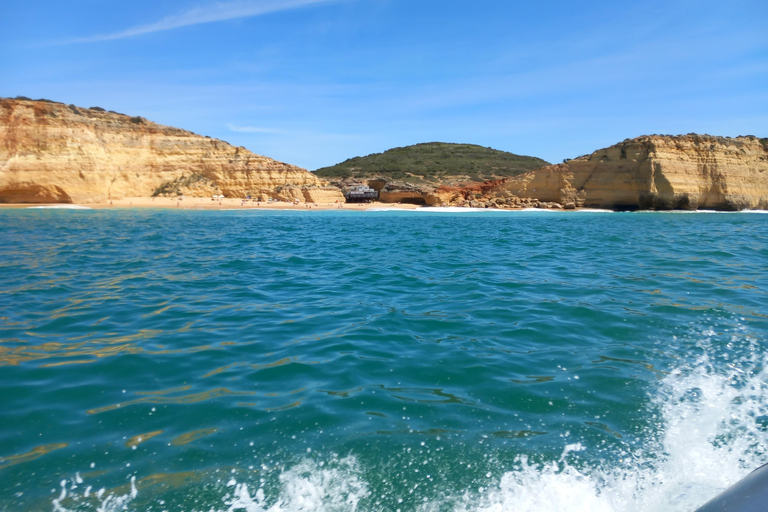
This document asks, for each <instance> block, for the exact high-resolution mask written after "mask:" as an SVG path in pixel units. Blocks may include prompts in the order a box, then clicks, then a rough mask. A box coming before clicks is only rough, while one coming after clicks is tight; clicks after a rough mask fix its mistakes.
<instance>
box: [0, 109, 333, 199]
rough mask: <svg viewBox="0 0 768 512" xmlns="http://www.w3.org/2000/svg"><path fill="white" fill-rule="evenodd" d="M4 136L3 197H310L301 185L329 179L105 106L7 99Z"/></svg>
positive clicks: (1, 118)
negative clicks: (110, 109)
mask: <svg viewBox="0 0 768 512" xmlns="http://www.w3.org/2000/svg"><path fill="white" fill-rule="evenodd" d="M0 140H1V141H2V144H0V202H3V203H15V202H21V203H42V202H53V203H73V202H74V203H98V202H104V201H107V200H109V199H119V198H122V197H127V196H131V197H149V196H152V195H153V194H157V193H159V192H163V193H169V194H175V193H177V192H178V193H184V194H186V195H189V196H197V197H210V195H211V194H212V193H218V194H224V195H226V196H227V197H246V196H248V195H251V196H253V197H256V196H259V195H263V196H264V197H275V198H281V199H294V198H296V199H301V200H305V197H304V196H305V195H306V194H303V193H302V191H301V190H300V188H301V187H319V186H323V185H325V182H323V181H322V180H320V179H319V178H317V177H315V176H314V175H313V174H312V173H310V172H308V171H306V170H304V169H302V168H300V167H297V166H294V165H289V164H285V163H282V162H278V161H276V160H273V159H271V158H267V157H264V156H260V155H256V154H254V153H251V152H250V151H248V150H247V149H245V148H240V147H234V146H231V145H229V144H228V143H226V142H223V141H220V140H217V139H211V138H209V137H203V136H200V135H196V134H194V133H191V132H188V131H185V130H180V129H178V128H172V127H168V126H162V125H159V124H155V123H152V122H150V121H147V120H146V119H143V118H141V117H129V116H127V115H123V114H118V113H116V112H106V111H104V110H103V109H99V108H91V109H85V108H78V107H75V106H74V105H69V106H67V105H64V104H62V103H53V102H46V101H31V100H12V99H2V100H0ZM297 187H298V188H297ZM278 189H279V190H278ZM294 196H295V197H294ZM337 196H338V197H337ZM340 197H342V196H341V194H340V192H338V193H336V195H334V198H340Z"/></svg>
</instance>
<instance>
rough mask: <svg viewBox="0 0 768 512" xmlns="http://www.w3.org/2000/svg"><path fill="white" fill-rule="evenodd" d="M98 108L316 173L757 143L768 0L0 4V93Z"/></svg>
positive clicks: (767, 112)
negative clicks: (436, 145) (360, 164)
mask: <svg viewBox="0 0 768 512" xmlns="http://www.w3.org/2000/svg"><path fill="white" fill-rule="evenodd" d="M16 95H23V96H28V97H31V98H48V99H52V100H56V101H62V102H65V103H74V104H76V105H80V106H86V107H90V106H101V107H104V108H106V109H108V110H116V111H118V112H124V113H126V114H130V115H141V116H144V117H146V118H148V119H151V120H153V121H156V122H159V123H162V124H167V125H172V126H178V127H180V128H185V129H188V130H192V131H194V132H197V133H200V134H203V135H210V136H212V137H217V138H220V139H223V140H226V141H228V142H230V143H232V144H235V145H242V146H245V147H247V148H248V149H250V150H252V151H254V152H256V153H259V154H263V155H267V156H270V157H273V158H277V159H279V160H282V161H285V162H289V163H293V164H297V165H300V166H302V167H306V168H308V169H316V168H318V167H323V166H326V165H332V164H334V163H337V162H340V161H343V160H345V159H347V158H350V157H353V156H358V155H366V154H369V153H374V152H380V151H384V150H386V149H389V148H392V147H396V146H404V145H409V144H415V143H419V142H429V141H444V142H467V143H473V144H480V145H483V146H489V147H493V148H496V149H501V150H505V151H512V152H514V153H518V154H526V155H533V156H538V157H541V158H544V159H546V160H549V161H551V162H559V161H561V160H562V159H564V158H573V157H576V156H579V155H582V154H586V153H590V152H592V151H593V150H596V149H599V148H601V147H605V146H609V145H611V144H615V143H617V142H619V141H621V140H623V139H625V138H629V137H636V136H639V135H644V134H650V133H668V134H679V133H689V132H697V133H710V134H713V135H725V136H737V135H745V134H753V135H758V136H762V137H766V136H768V2H766V1H765V0H729V1H728V2H723V1H719V2H713V1H709V0H696V1H693V0H684V1H678V0H666V1H645V2H639V1H634V2H616V1H603V0H596V1H592V2H568V1H558V0H538V1H534V2H532V1H526V2H517V1H506V2H502V1H491V0H475V1H473V2H468V1H458V0H439V1H438V0H281V1H276V0H220V1H212V0H169V1H157V0H153V1H146V0H132V1H129V2H115V1H111V0H64V1H62V0H57V1H50V0H25V1H20V0H2V2H1V3H0V96H6V97H7V96H11V97H12V96H16Z"/></svg>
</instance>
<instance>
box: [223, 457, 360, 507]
mask: <svg viewBox="0 0 768 512" xmlns="http://www.w3.org/2000/svg"><path fill="white" fill-rule="evenodd" d="M323 466H325V465H323ZM280 483H281V484H282V492H281V494H280V497H279V499H278V500H277V502H276V503H275V504H273V505H272V506H269V507H268V506H267V505H266V504H265V496H264V490H263V489H261V488H259V489H258V490H256V492H255V494H254V496H253V497H251V495H250V493H249V491H248V486H247V485H246V484H235V492H234V497H233V498H232V499H231V500H230V501H227V502H226V505H229V508H228V509H227V512H235V511H237V510H243V511H245V512H294V511H296V512H298V511H316V512H331V511H355V510H357V506H358V503H359V502H360V500H361V499H362V498H364V497H366V496H367V495H368V489H367V487H366V484H365V482H363V481H362V480H361V479H360V477H359V470H358V468H357V462H356V461H355V459H354V457H347V458H345V459H342V460H340V461H338V464H333V465H332V467H320V466H319V465H318V464H316V463H314V462H312V461H304V462H302V463H300V464H298V465H297V466H295V467H293V468H291V469H289V470H288V471H286V472H284V473H283V474H281V475H280Z"/></svg>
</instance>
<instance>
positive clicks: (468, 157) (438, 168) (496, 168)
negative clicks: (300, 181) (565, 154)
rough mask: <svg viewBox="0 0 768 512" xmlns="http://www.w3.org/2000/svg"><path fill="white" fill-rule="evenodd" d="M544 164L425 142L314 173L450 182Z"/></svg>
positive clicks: (330, 177)
mask: <svg viewBox="0 0 768 512" xmlns="http://www.w3.org/2000/svg"><path fill="white" fill-rule="evenodd" d="M545 165H549V163H548V162H546V161H544V160H542V159H541V158H534V157H530V156H520V155H515V154H514V153H507V152H506V151H498V150H496V149H491V148H484V147H482V146H476V145H474V144H450V143H445V142H428V143H424V144H415V145H413V146H406V147H402V148H394V149H390V150H388V151H385V152H384V153H374V154H372V155H368V156H362V157H361V156H358V157H355V158H350V159H349V160H346V161H344V162H341V163H340V164H336V165H332V166H330V167H323V168H321V169H318V170H316V171H315V174H316V175H318V176H320V177H322V178H325V179H327V180H331V181H337V180H346V179H350V178H352V179H354V178H366V179H371V178H376V177H380V178H384V179H387V180H399V181H406V182H413V183H432V184H450V183H460V182H466V181H485V180H492V179H498V178H503V177H507V176H515V175H517V174H522V173H524V172H526V171H530V170H532V169H537V168H539V167H542V166H545Z"/></svg>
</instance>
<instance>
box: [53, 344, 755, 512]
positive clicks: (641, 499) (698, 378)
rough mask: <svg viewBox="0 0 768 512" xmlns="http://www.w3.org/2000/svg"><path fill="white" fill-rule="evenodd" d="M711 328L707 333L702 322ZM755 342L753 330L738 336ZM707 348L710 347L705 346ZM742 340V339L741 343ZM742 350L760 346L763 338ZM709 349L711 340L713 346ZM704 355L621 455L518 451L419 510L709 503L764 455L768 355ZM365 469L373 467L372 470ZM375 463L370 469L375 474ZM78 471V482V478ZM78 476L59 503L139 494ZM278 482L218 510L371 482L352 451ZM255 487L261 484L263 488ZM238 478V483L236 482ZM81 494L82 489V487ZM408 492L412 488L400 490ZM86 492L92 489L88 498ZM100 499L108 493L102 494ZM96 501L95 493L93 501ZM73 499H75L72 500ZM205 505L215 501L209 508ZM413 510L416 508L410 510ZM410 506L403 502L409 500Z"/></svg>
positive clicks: (677, 508)
mask: <svg viewBox="0 0 768 512" xmlns="http://www.w3.org/2000/svg"><path fill="white" fill-rule="evenodd" d="M703 334H704V335H705V336H708V335H709V334H708V332H707V331H704V333H703ZM736 341H739V342H740V343H743V344H746V345H747V347H746V348H749V344H750V343H752V344H754V345H757V343H758V342H757V341H756V340H754V339H750V338H749V337H747V338H746V339H739V340H736ZM702 348H706V347H702ZM742 348H744V347H742ZM752 348H753V350H751V351H749V350H746V351H745V352H747V353H751V354H759V353H760V349H759V347H758V346H754V347H752ZM707 350H708V351H709V352H712V351H713V349H707ZM710 357H715V356H703V357H701V358H699V359H697V360H695V361H693V362H691V363H688V364H681V366H680V367H679V368H677V369H675V370H673V371H672V372H670V373H669V374H668V375H667V376H666V377H665V378H664V379H662V380H661V381H660V382H659V387H658V389H657V390H656V392H655V393H654V396H653V398H652V399H651V404H650V406H649V407H650V410H649V411H645V412H644V413H643V414H649V415H651V414H653V413H657V414H658V415H659V428H658V430H654V431H653V432H649V433H648V435H647V437H648V439H647V443H646V445H645V446H644V448H638V449H637V451H636V452H635V453H631V454H628V455H627V456H626V457H625V458H624V460H623V462H618V463H614V465H613V466H612V467H611V466H610V465H608V464H606V465H605V466H597V465H596V466H594V467H589V466H587V467H584V465H583V464H576V461H578V460H580V459H581V460H584V459H587V458H588V457H584V455H589V454H590V450H594V449H595V448H596V447H591V446H586V445H584V444H581V443H574V444H568V445H564V446H563V451H562V455H561V456H560V457H559V458H558V459H557V460H552V461H550V462H548V463H545V464H541V465H537V464H531V463H529V461H528V459H527V458H526V457H524V456H521V457H519V458H518V459H517V461H516V464H515V466H514V469H512V470H510V471H507V472H505V473H503V474H502V475H501V476H500V477H497V478H496V479H494V478H492V477H491V475H490V473H489V474H488V477H489V478H488V482H487V483H484V484H483V487H482V488H477V487H472V483H471V482H467V483H466V484H465V485H466V486H467V487H465V488H463V489H461V488H459V489H443V490H440V489H436V490H437V491H438V492H435V497H434V498H433V501H432V502H426V503H423V504H421V505H419V507H418V508H417V509H416V510H418V511H419V512H435V511H443V510H453V511H454V512H506V511H515V512H534V511H535V512H555V511H557V512H581V511H584V512H587V511H589V512H683V511H691V510H694V509H696V508H697V507H699V506H701V505H702V504H704V503H705V502H706V501H708V500H709V499H711V498H712V497H714V496H715V495H717V494H718V493H719V492H720V491H722V490H724V489H725V488H727V487H728V486H730V485H732V484H733V483H735V482H737V481H738V480H739V479H741V478H743V477H744V476H745V475H746V474H747V473H749V472H750V471H751V470H752V469H755V468H756V467H758V466H759V465H761V464H762V463H763V462H764V458H765V456H766V454H768V432H766V431H765V429H764V428H763V427H762V426H761V425H759V422H760V421H761V418H763V419H765V418H766V417H767V416H768V373H767V370H765V369H764V368H768V359H764V358H763V357H762V356H759V357H758V356H749V357H746V358H744V359H741V360H738V361H736V360H734V357H735V356H734V357H731V361H730V363H729V364H723V363H722V362H721V363H718V364H715V363H714V362H713V361H712V360H711V359H710ZM366 474H369V473H366ZM378 476H379V475H378V474H377V473H376V472H375V471H374V472H373V473H372V477H373V478H378ZM78 480H79V481H78ZM78 483H80V484H82V479H78V478H77V476H76V477H75V479H74V480H63V481H62V483H61V494H60V495H59V497H58V498H57V499H54V500H53V501H52V504H53V510H54V511H55V512H72V511H73V510H97V511H99V512H117V511H119V510H131V509H129V508H127V504H128V503H130V502H131V501H132V500H133V499H134V498H136V496H137V495H138V491H137V489H136V486H135V485H134V480H132V481H131V490H130V492H129V493H127V494H125V495H116V494H114V493H112V494H108V496H107V497H106V498H103V497H102V494H103V493H102V492H99V493H97V497H98V500H99V501H98V503H95V506H96V507H97V508H84V507H86V506H87V503H91V502H92V500H94V497H93V495H92V494H91V493H90V486H89V487H87V488H86V489H85V491H80V490H76V489H77V484H78ZM279 483H280V485H279V490H277V491H275V492H273V493H271V495H268V494H267V493H268V492H269V491H267V490H265V488H264V487H262V486H263V485H264V484H263V480H262V484H261V485H262V486H258V485H259V484H258V483H257V484H256V485H251V486H249V484H247V483H245V482H243V481H242V480H241V481H240V482H238V481H237V479H236V478H231V479H230V480H229V481H228V482H227V483H226V489H222V498H221V500H222V501H221V503H222V505H220V507H222V508H218V509H216V508H214V509H210V510H218V511H219V512H240V511H243V512H299V511H302V512H310V511H314V512H358V511H359V510H360V511H365V512H367V511H368V510H369V508H368V507H369V505H366V503H367V500H366V498H368V497H369V490H368V485H369V484H368V482H366V481H365V477H364V475H363V471H362V470H361V468H360V465H359V464H358V462H357V461H356V459H355V458H354V457H351V456H350V457H346V458H343V459H338V458H336V457H331V458H330V459H326V460H324V461H320V462H318V461H316V460H304V461H302V462H299V463H298V464H296V465H295V466H293V467H290V468H287V469H285V470H283V471H282V472H281V474H280V475H279ZM257 486H258V487H257ZM233 487H234V489H233ZM76 492H80V493H82V496H79V497H78V495H76ZM403 492H407V491H403ZM89 496H91V497H90V498H89ZM102 498H103V499H102ZM89 500H90V501H89ZM67 507H71V508H67ZM206 510H209V509H206ZM407 510H413V509H407ZM403 512H406V509H405V508H404V509H403Z"/></svg>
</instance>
